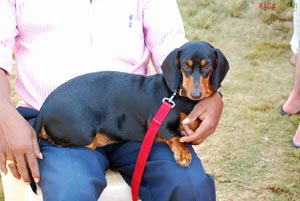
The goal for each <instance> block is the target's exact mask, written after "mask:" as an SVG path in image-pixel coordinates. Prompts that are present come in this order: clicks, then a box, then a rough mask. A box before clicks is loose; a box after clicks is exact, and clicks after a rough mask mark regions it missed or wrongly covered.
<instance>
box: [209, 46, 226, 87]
mask: <svg viewBox="0 0 300 201" xmlns="http://www.w3.org/2000/svg"><path fill="white" fill-rule="evenodd" d="M215 50H216V55H217V62H216V68H215V70H214V72H213V75H212V85H213V88H214V90H215V91H217V90H218V89H219V87H220V85H221V82H222V81H223V79H224V78H225V76H226V74H227V72H228V70H229V64H228V61H227V59H226V57H225V56H224V55H223V53H222V52H221V51H220V50H219V49H215Z"/></svg>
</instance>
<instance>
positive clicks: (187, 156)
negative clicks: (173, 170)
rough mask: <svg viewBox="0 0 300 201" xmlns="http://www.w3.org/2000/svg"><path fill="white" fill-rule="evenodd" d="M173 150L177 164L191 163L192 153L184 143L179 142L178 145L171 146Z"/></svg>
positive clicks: (182, 165) (185, 165) (186, 165)
mask: <svg viewBox="0 0 300 201" xmlns="http://www.w3.org/2000/svg"><path fill="white" fill-rule="evenodd" d="M173 152H174V158H175V160H176V163H177V164H178V165H180V166H181V167H188V166H189V165H190V164H191V161H192V154H191V153H190V151H189V150H188V149H187V148H186V147H185V145H184V144H180V146H173Z"/></svg>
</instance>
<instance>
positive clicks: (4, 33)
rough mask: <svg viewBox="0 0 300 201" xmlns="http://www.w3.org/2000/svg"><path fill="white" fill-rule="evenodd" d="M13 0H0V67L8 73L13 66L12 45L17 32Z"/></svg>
mask: <svg viewBox="0 0 300 201" xmlns="http://www.w3.org/2000/svg"><path fill="white" fill-rule="evenodd" d="M15 11H16V6H15V1H13V0H0V13H1V14H0V68H2V69H4V70H5V71H6V72H7V73H8V74H10V73H11V71H12V66H13V53H12V52H13V47H14V44H15V37H16V35H17V34H18V31H17V25H16V17H15V13H16V12H15Z"/></svg>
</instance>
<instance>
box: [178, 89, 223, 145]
mask: <svg viewBox="0 0 300 201" xmlns="http://www.w3.org/2000/svg"><path fill="white" fill-rule="evenodd" d="M222 110H223V101H222V97H221V95H220V94H219V93H215V94H213V95H212V96H211V97H208V98H205V99H204V100H201V101H200V102H199V103H197V104H196V105H195V107H194V108H193V110H192V111H191V112H190V114H189V115H188V116H187V117H186V118H185V119H184V120H183V122H182V124H183V128H184V131H182V135H183V137H181V138H180V141H181V142H191V143H192V144H194V145H197V144H200V143H202V142H203V141H204V140H205V139H206V138H207V137H208V136H210V135H211V134H212V133H214V132H215V131H216V128H217V125H218V123H219V120H220V118H221V114H222ZM197 118H199V119H200V120H201V121H202V122H201V124H200V126H199V127H198V128H197V129H196V130H195V131H193V130H192V129H191V128H190V127H189V126H188V124H189V123H191V122H193V121H195V120H196V119H197Z"/></svg>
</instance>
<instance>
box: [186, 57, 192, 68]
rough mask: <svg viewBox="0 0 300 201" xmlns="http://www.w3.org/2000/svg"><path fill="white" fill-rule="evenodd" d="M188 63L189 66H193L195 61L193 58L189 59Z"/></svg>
mask: <svg viewBox="0 0 300 201" xmlns="http://www.w3.org/2000/svg"><path fill="white" fill-rule="evenodd" d="M186 65H187V66H188V67H192V66H193V61H192V60H191V59H189V60H187V62H186Z"/></svg>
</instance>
